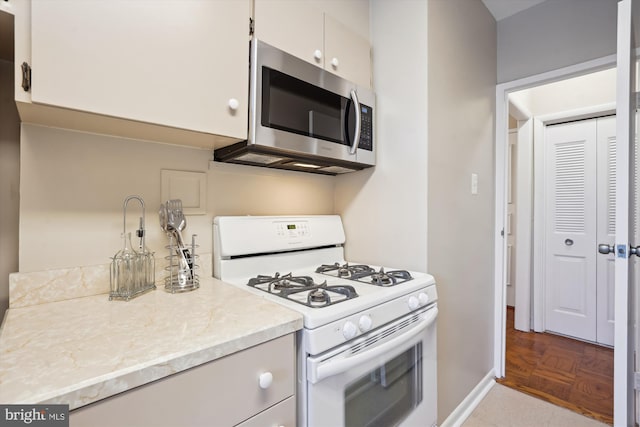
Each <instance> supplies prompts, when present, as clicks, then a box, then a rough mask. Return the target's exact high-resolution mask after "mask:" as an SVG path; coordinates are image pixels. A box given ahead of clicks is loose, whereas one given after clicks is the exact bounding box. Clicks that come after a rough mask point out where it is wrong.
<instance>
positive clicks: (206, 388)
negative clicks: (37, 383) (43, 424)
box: [70, 334, 295, 427]
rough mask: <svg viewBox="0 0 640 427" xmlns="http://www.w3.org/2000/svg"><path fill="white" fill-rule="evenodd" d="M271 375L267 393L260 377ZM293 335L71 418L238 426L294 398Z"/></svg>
mask: <svg viewBox="0 0 640 427" xmlns="http://www.w3.org/2000/svg"><path fill="white" fill-rule="evenodd" d="M266 372H270V373H271V374H272V377H273V381H272V383H271V385H270V386H269V387H268V388H266V389H262V388H260V386H259V378H260V375H261V374H263V373H266ZM294 389H295V348H294V339H293V335H292V334H290V335H287V336H284V337H280V338H277V339H275V340H272V341H269V342H267V343H264V344H260V345H258V346H255V347H252V348H249V349H247V350H244V351H241V352H238V353H235V354H232V355H229V356H226V357H224V358H222V359H218V360H215V361H213V362H209V363H206V364H204V365H201V366H198V367H195V368H192V369H189V370H187V371H184V372H180V373H178V374H175V375H171V376H169V377H166V378H163V379H161V380H158V381H155V382H153V383H150V384H147V385H144V386H141V387H138V388H136V389H133V390H130V391H128V392H125V393H121V394H119V395H117V396H114V397H111V398H108V399H104V400H102V401H99V402H96V403H94V404H92V405H89V406H85V407H82V408H79V409H77V410H75V411H73V412H71V414H70V420H71V425H73V426H74V427H77V426H84V425H86V426H113V425H153V426H176V425H185V426H186V425H188V426H200V425H208V426H232V425H236V424H238V423H240V422H241V421H243V420H248V419H249V418H251V417H252V416H253V415H255V414H258V413H260V412H262V411H264V410H265V409H267V408H269V407H271V406H273V405H275V404H276V403H278V402H281V401H283V400H285V399H286V398H288V397H290V396H293V395H294Z"/></svg>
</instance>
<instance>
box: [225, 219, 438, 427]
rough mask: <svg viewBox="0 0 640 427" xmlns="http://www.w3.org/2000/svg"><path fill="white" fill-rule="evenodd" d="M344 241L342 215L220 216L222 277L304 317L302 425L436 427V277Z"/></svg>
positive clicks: (299, 389) (299, 390)
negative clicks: (370, 261)
mask: <svg viewBox="0 0 640 427" xmlns="http://www.w3.org/2000/svg"><path fill="white" fill-rule="evenodd" d="M344 243H345V233H344V229H343V226H342V221H341V219H340V217H339V216H337V215H320V216H286V217H273V216H242V217H240V216H229V217H216V218H215V219H214V224H213V271H214V276H215V277H216V278H219V279H221V280H223V281H225V282H227V283H230V284H233V285H236V286H239V287H242V288H243V289H246V290H247V291H249V292H253V293H255V294H257V295H260V296H262V297H264V298H269V299H271V300H273V301H274V302H277V303H280V304H283V305H285V306H287V307H289V308H291V309H293V310H297V311H299V312H300V313H301V314H302V315H303V319H304V321H303V322H304V328H303V330H302V331H300V332H299V333H298V336H297V345H298V387H297V391H296V394H297V397H298V425H299V426H310V427H323V426H332V427H334V426H358V425H367V426H376V425H379V426H385V427H386V426H393V425H400V426H414V425H415V426H431V425H435V423H436V328H435V325H436V317H437V312H438V309H437V293H436V286H435V281H434V279H433V277H432V276H430V275H429V274H426V273H420V272H414V271H406V270H399V269H394V268H388V267H381V266H369V265H366V264H362V263H355V262H347V261H345V259H344V249H343V245H344Z"/></svg>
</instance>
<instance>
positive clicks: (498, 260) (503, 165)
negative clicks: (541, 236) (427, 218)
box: [493, 52, 638, 378]
mask: <svg viewBox="0 0 640 427" xmlns="http://www.w3.org/2000/svg"><path fill="white" fill-rule="evenodd" d="M637 53H638V52H636V54H637ZM615 65H616V55H615V54H614V55H609V56H606V57H603V58H599V59H594V60H591V61H587V62H583V63H580V64H576V65H571V66H569V67H565V68H560V69H558V70H553V71H549V72H545V73H542V74H537V75H534V76H530V77H525V78H522V79H518V80H514V81H511V82H506V83H500V84H497V85H496V117H495V130H496V142H495V144H496V145H495V205H494V211H495V218H494V227H495V228H494V254H495V256H494V304H495V306H494V353H493V354H494V367H493V369H494V375H495V376H496V377H498V378H502V377H504V375H505V351H506V294H507V290H506V273H507V268H506V267H507V263H506V261H507V260H506V257H507V239H506V236H505V230H506V221H507V200H508V199H507V189H508V186H507V182H506V180H507V160H508V159H507V152H508V132H509V129H508V128H509V126H508V123H509V121H508V119H509V117H508V115H509V108H508V107H509V94H510V93H511V92H516V91H519V90H523V89H530V88H532V87H534V86H540V85H542V84H546V83H553V82H556V81H559V80H565V79H568V78H572V77H578V76H581V75H584V74H589V73H593V72H596V71H602V70H605V69H608V68H612V67H615ZM516 286H517V285H516Z"/></svg>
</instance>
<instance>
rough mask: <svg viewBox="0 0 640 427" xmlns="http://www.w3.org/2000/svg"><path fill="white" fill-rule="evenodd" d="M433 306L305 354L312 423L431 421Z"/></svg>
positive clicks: (433, 399) (386, 425) (425, 423)
mask: <svg viewBox="0 0 640 427" xmlns="http://www.w3.org/2000/svg"><path fill="white" fill-rule="evenodd" d="M437 314H438V309H437V307H436V306H435V305H433V306H430V307H427V308H425V309H423V310H422V311H419V312H414V313H411V314H410V315H407V316H406V317H403V318H401V319H398V320H397V321H394V322H391V323H390V324H388V325H386V326H383V327H381V328H379V329H377V330H375V331H372V332H370V333H369V334H367V335H364V336H361V337H358V338H357V339H354V340H352V341H350V342H349V343H346V344H344V345H342V346H340V347H338V348H336V349H333V350H330V351H328V352H326V353H324V354H322V355H319V356H313V357H311V356H310V357H308V358H307V417H308V418H307V425H308V426H349V427H357V426H371V427H374V426H380V427H389V426H416V427H417V426H420V427H425V426H427V427H428V426H432V425H435V424H436V421H437V419H436V418H437V416H436V415H437V414H436V412H437V400H436V317H437Z"/></svg>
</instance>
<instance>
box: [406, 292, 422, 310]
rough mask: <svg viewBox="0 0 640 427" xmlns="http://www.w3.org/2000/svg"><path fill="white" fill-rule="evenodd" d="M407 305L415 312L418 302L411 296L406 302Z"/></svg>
mask: <svg viewBox="0 0 640 427" xmlns="http://www.w3.org/2000/svg"><path fill="white" fill-rule="evenodd" d="M407 305H409V309H410V310H415V309H416V308H418V307H419V306H420V301H418V298H416V297H414V296H413V295H412V296H410V297H409V301H407Z"/></svg>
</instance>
